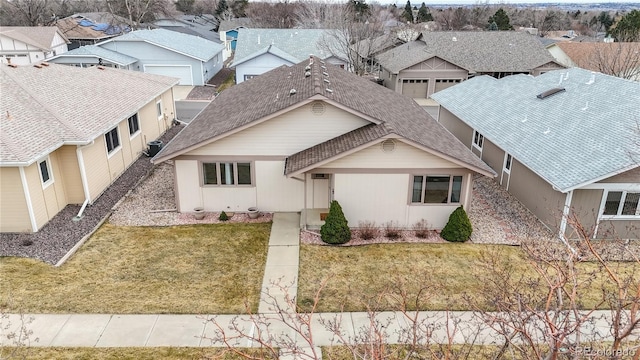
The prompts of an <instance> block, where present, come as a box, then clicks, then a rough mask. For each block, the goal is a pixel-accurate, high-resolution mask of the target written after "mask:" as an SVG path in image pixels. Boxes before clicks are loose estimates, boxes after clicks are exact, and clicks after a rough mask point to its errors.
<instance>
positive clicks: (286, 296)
mask: <svg viewBox="0 0 640 360" xmlns="http://www.w3.org/2000/svg"><path fill="white" fill-rule="evenodd" d="M299 254H300V214H298V213H275V214H273V225H272V226H271V234H270V235H269V251H268V253H267V263H266V265H265V268H264V277H263V280H262V288H261V292H260V305H259V306H258V313H261V314H262V313H273V312H276V306H275V305H276V303H277V305H278V306H277V307H278V308H281V309H289V310H294V309H295V307H292V305H293V304H295V298H296V293H297V291H298V266H299V258H300V256H299Z"/></svg>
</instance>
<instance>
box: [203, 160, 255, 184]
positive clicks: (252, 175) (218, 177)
mask: <svg viewBox="0 0 640 360" xmlns="http://www.w3.org/2000/svg"><path fill="white" fill-rule="evenodd" d="M238 163H240V164H249V176H250V178H251V183H250V184H238V176H239V174H238ZM205 164H215V166H216V183H215V184H206V183H205V182H204V175H205V173H204V165H205ZM222 164H232V166H233V184H222V178H221V176H222V172H221V171H220V168H221V166H222ZM200 171H201V172H202V173H201V174H200V185H201V186H202V187H253V186H255V164H254V162H253V161H249V160H247V161H242V160H240V161H226V160H220V161H217V160H216V161H201V162H200Z"/></svg>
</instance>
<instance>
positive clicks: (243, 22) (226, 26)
mask: <svg viewBox="0 0 640 360" xmlns="http://www.w3.org/2000/svg"><path fill="white" fill-rule="evenodd" d="M251 23H252V21H251V19H250V18H247V17H243V18H235V19H229V20H222V21H221V22H220V27H218V32H221V31H229V30H234V29H237V28H239V27H249V26H251Z"/></svg>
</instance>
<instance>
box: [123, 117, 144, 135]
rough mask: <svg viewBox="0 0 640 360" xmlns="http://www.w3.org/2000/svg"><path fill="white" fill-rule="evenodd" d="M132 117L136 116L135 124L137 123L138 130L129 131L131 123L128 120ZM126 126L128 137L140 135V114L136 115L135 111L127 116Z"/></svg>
mask: <svg viewBox="0 0 640 360" xmlns="http://www.w3.org/2000/svg"><path fill="white" fill-rule="evenodd" d="M133 117H135V118H136V124H137V125H138V130H136V131H134V132H131V123H130V122H129V120H131V118H133ZM127 128H128V129H129V139H133V138H135V137H136V136H138V135H140V133H141V132H142V130H141V129H140V116H138V113H135V114H133V115H131V116H129V117H128V118H127Z"/></svg>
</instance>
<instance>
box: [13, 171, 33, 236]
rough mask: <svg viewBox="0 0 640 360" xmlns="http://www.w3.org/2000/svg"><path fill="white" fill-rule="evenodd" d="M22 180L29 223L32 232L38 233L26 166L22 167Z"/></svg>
mask: <svg viewBox="0 0 640 360" xmlns="http://www.w3.org/2000/svg"><path fill="white" fill-rule="evenodd" d="M18 169H20V180H21V181H22V191H24V198H25V200H26V201H27V211H28V212H29V221H30V222H31V231H33V232H36V231H38V225H37V224H36V215H35V214H34V212H33V204H32V203H31V194H30V193H29V184H28V183H27V175H26V174H25V173H24V166H20V167H19V168H18Z"/></svg>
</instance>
